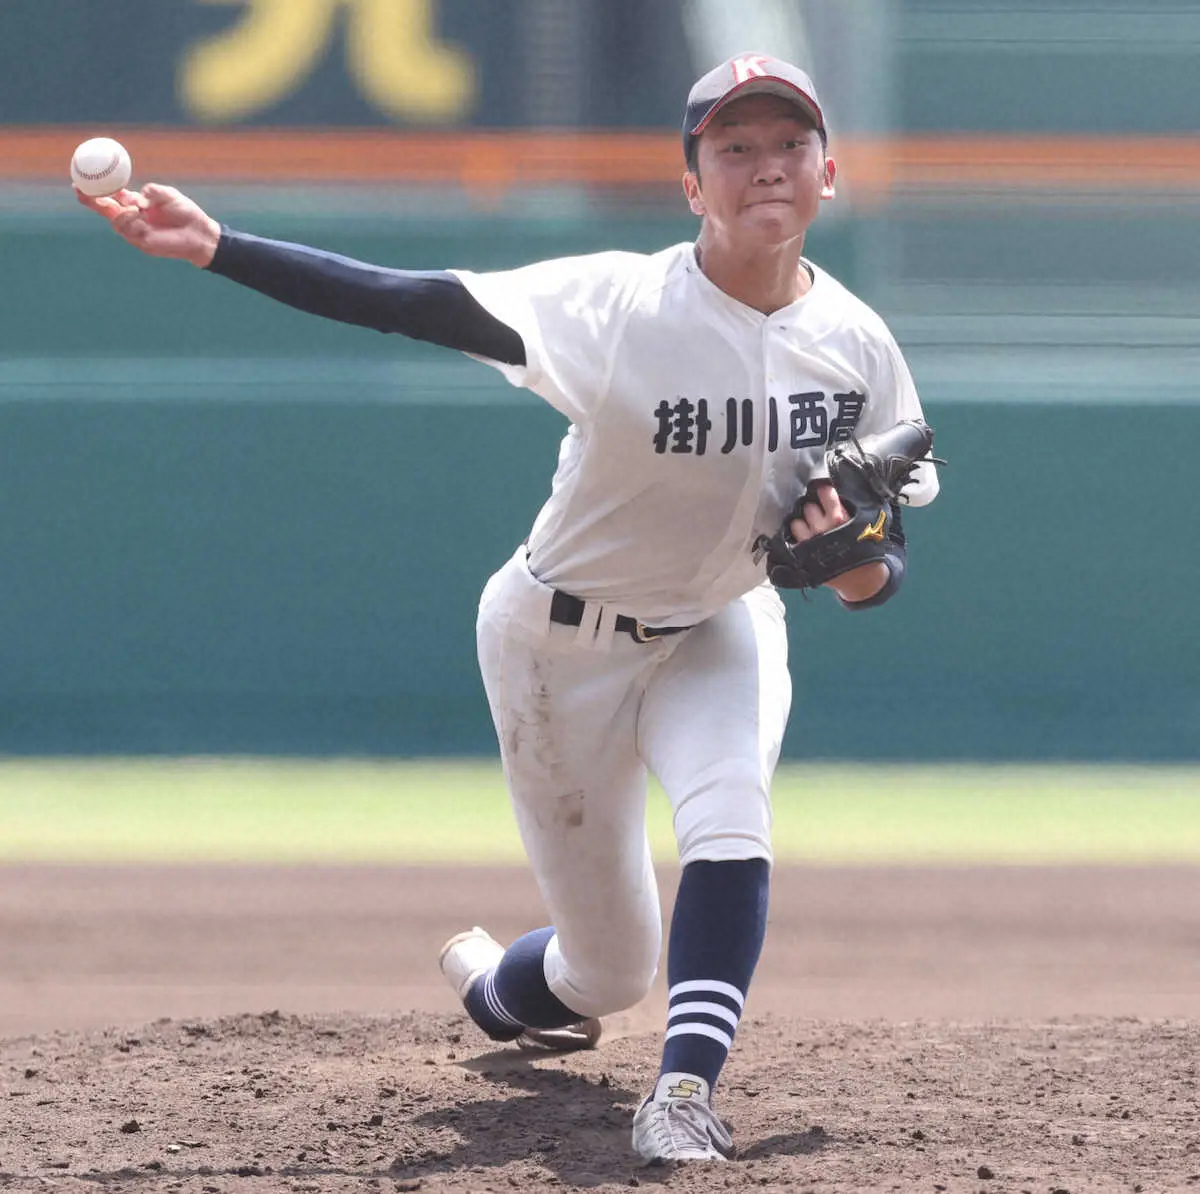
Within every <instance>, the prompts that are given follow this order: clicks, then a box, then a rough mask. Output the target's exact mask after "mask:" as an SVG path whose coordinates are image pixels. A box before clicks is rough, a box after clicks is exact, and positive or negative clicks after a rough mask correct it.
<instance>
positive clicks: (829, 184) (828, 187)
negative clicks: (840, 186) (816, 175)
mask: <svg viewBox="0 0 1200 1194" xmlns="http://www.w3.org/2000/svg"><path fill="white" fill-rule="evenodd" d="M836 177H837V162H835V161H834V160H833V158H831V157H830V156H829V155H828V154H826V155H825V173H824V178H823V180H822V186H821V198H822V199H832V198H833V197H834V195H835V194H836V192H835V190H834V187H833V180H834V179H835V178H836Z"/></svg>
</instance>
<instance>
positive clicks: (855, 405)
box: [829, 391, 867, 444]
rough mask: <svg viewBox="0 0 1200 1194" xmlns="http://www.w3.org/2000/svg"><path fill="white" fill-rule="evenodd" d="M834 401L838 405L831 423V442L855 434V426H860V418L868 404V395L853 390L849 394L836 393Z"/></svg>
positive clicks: (833, 442)
mask: <svg viewBox="0 0 1200 1194" xmlns="http://www.w3.org/2000/svg"><path fill="white" fill-rule="evenodd" d="M833 401H834V404H835V405H836V406H837V413H836V414H835V415H834V416H833V421H832V422H831V423H830V424H829V442H830V443H831V444H835V443H837V442H838V441H839V440H844V439H849V438H850V437H851V436H852V435H853V434H854V428H855V427H857V426H858V420H859V418H860V417H861V415H862V412H863V407H864V406H865V405H866V402H867V396H866V395H865V394H856V393H854V392H853V391H851V392H850V393H849V394H834V396H833Z"/></svg>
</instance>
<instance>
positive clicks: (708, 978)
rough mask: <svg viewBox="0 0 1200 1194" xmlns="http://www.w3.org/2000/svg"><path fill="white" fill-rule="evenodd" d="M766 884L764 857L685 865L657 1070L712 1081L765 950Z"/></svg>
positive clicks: (674, 920) (677, 899)
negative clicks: (755, 969)
mask: <svg viewBox="0 0 1200 1194" xmlns="http://www.w3.org/2000/svg"><path fill="white" fill-rule="evenodd" d="M770 884H771V867H770V863H768V862H767V861H766V859H763V858H751V859H746V860H744V861H737V862H691V863H688V865H687V866H685V867H684V868H683V875H682V877H681V878H680V880H679V893H678V895H677V896H676V897H675V911H674V914H673V915H672V917H671V936H670V941H669V944H668V947H667V984H668V987H669V998H670V1007H669V1009H668V1012H667V1036H666V1044H665V1045H664V1047H663V1061H662V1071H661V1072H662V1074H694V1075H696V1076H697V1077H699V1078H703V1079H704V1081H705V1082H707V1083H708V1086H709V1089H711V1088H712V1087H713V1085H714V1084H715V1083H716V1081H717V1075H718V1074H720V1072H721V1067H722V1066H723V1065H724V1064H725V1058H726V1056H728V1053H729V1048H730V1046H731V1045H732V1044H733V1036H734V1033H735V1032H736V1031H737V1025H738V1020H739V1019H740V1018H741V1014H742V1007H743V1005H744V1003H745V1000H746V992H747V990H748V989H749V987H750V979H751V977H752V976H753V974H754V968H755V966H756V965H757V964H758V956H759V954H760V953H761V952H762V944H763V938H764V937H765V936H766V932H767V902H768V896H769V893H770Z"/></svg>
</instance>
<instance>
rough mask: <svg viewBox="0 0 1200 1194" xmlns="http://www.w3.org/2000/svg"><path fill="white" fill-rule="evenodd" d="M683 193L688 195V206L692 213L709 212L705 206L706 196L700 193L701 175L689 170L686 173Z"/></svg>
mask: <svg viewBox="0 0 1200 1194" xmlns="http://www.w3.org/2000/svg"><path fill="white" fill-rule="evenodd" d="M683 193H684V194H685V195H686V196H687V201H688V207H690V208H691V209H692V215H694V216H704V215H707V214H708V212H707V209H706V208H705V206H704V196H703V195H701V194H700V177H699V175H697V174H696V173H695V172H694V171H691V170H689V171H687V173H686V174H684V176H683Z"/></svg>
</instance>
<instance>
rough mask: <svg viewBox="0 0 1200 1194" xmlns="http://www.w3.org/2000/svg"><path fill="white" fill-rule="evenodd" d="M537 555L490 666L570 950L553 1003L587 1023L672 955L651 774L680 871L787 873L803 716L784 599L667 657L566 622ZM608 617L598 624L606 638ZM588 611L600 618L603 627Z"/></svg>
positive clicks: (642, 988)
mask: <svg viewBox="0 0 1200 1194" xmlns="http://www.w3.org/2000/svg"><path fill="white" fill-rule="evenodd" d="M552 596H553V591H552V590H551V589H550V588H548V587H547V586H546V585H543V584H542V583H541V582H539V581H538V580H537V579H536V578H535V577H533V576H532V575H531V573H530V572H529V569H528V566H527V564H526V559H525V550H524V548H523V547H522V548H521V549H520V550H519V551H518V552H517V554H516V555H514V556H513V558H512V559H511V560H510V561H509V562H508V563H507V564H506V565H505V566H504V567H503V568H501V569H500V571H499V572H497V573H496V574H495V575H494V576H493V577H492V578H491V580H490V581H489V582H488V585H487V587H486V588H485V590H484V592H483V596H482V598H481V600H480V605H479V620H478V625H477V633H478V645H479V662H480V669H481V671H482V673H483V682H484V686H485V688H486V690H487V696H488V703H489V704H490V706H491V711H492V718H493V720H494V722H495V725H496V733H497V735H498V737H499V740H500V754H501V759H502V761H503V763H504V770H505V775H506V777H507V780H508V786H509V791H510V793H511V796H512V802H513V808H514V810H515V812H516V818H517V824H518V827H519V829H520V833H521V838H522V840H523V842H524V845H525V851H526V853H527V854H528V856H529V861H530V864H531V866H532V868H533V873H534V876H535V878H536V880H537V883H538V886H539V888H540V890H541V893H542V898H543V899H544V901H545V904H546V909H547V911H548V913H549V916H550V920H551V923H552V924H553V925H554V927H555V930H556V936H555V937H554V938H553V939H552V940H551V943H550V945H549V947H548V949H547V951H546V960H545V972H546V978H547V981H548V983H549V986H550V990H551V991H552V992H553V993H554V994H555V995H556V996H557V997H558V998H559V999H560V1000H562V1002H563V1003H565V1004H566V1005H567V1006H568V1007H570V1008H571V1009H572V1010H574V1011H577V1012H579V1013H580V1014H581V1015H585V1016H599V1015H606V1014H609V1013H611V1012H615V1011H620V1010H622V1009H624V1008H627V1007H631V1006H632V1005H633V1004H635V1003H637V1002H638V1001H639V1000H640V999H641V998H643V996H644V995H645V994H646V992H647V991H648V990H649V988H650V984H651V983H652V982H653V980H654V975H655V972H656V971H657V968H658V959H659V953H660V950H661V946H662V914H661V910H660V907H659V902H658V889H657V886H656V885H655V880H654V872H653V869H652V866H651V860H650V849H649V843H648V841H647V838H646V829H645V806H646V780H647V770H649V771H650V772H653V773H654V775H656V776H657V777H658V779H659V781H660V782H661V784H662V786H663V788H664V790H665V791H666V793H667V796H668V798H669V799H670V802H671V807H672V809H673V812H674V825H675V835H676V839H677V841H678V845H679V857H680V862H681V863H682V864H684V865H686V864H687V863H689V862H694V861H696V860H700V859H704V860H709V861H719V860H726V859H746V858H766V859H768V860H769V859H770V858H771V843H770V830H771V806H770V783H771V776H772V774H773V772H774V769H775V764H776V762H777V760H778V758H779V750H780V745H781V742H782V739H783V731H784V726H785V725H786V723H787V717H788V712H789V709H790V706H791V678H790V676H789V673H788V670H787V637H786V632H785V628H784V614H783V603H782V602H781V601H780V599H779V596H778V594H777V593H776V592H775V591H774V590H773V589H772V588H770V587H769V586H765V585H764V586H762V587H760V588H758V589H755V590H753V591H752V592H750V593H748V594H746V595H745V596H744V597H741V598H739V599H738V600H737V601H734V602H732V603H731V604H730V605H729V606H728V607H726V608H725V609H724V610H722V611H721V612H720V613H718V614H716V615H715V616H714V617H712V618H710V619H709V620H707V621H705V622H702V623H701V624H700V625H698V626H696V627H694V628H693V629H691V630H689V631H687V632H686V633H684V634H679V635H673V636H670V637H667V638H661V639H658V640H656V641H654V642H651V643H639V642H635V641H634V639H633V638H631V637H630V636H629V635H628V634H624V633H621V634H614V633H613V631H612V628H611V617H608V618H602V619H601V620H600V626H601V627H604V626H606V625H607V627H608V630H607V634H600V635H596V634H595V633H589V631H588V630H584V631H581V629H580V628H579V627H574V626H562V625H558V624H556V623H552V622H551V621H550V601H551V598H552ZM595 612H596V611H595V607H594V606H592V605H589V607H588V608H587V609H586V610H585V614H584V619H583V627H585V628H589V629H590V627H592V626H594V624H595V620H596V619H595ZM589 613H591V614H592V616H591V617H589Z"/></svg>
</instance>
